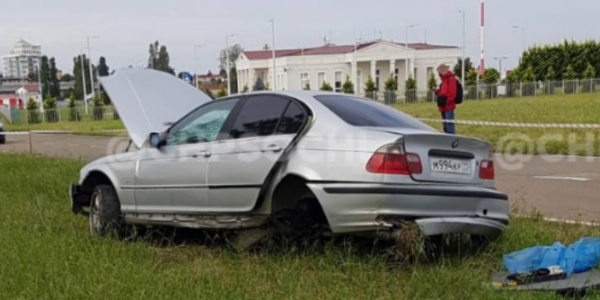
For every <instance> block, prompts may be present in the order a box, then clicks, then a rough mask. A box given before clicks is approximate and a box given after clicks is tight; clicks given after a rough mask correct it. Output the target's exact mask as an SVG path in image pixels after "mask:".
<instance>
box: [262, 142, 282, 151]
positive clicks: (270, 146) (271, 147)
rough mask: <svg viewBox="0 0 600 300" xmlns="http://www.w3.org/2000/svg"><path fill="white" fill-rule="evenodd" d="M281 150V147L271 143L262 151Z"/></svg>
mask: <svg viewBox="0 0 600 300" xmlns="http://www.w3.org/2000/svg"><path fill="white" fill-rule="evenodd" d="M281 150H282V149H281V147H279V146H277V145H275V144H273V145H269V146H267V148H265V150H263V152H275V153H277V152H281Z"/></svg>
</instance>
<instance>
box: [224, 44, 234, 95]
mask: <svg viewBox="0 0 600 300" xmlns="http://www.w3.org/2000/svg"><path fill="white" fill-rule="evenodd" d="M230 36H233V35H226V36H225V60H226V62H225V66H226V68H227V70H225V71H227V95H231V74H230V73H231V70H230V69H231V68H230V67H229V37H230Z"/></svg>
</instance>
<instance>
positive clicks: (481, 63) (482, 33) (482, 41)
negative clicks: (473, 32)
mask: <svg viewBox="0 0 600 300" xmlns="http://www.w3.org/2000/svg"><path fill="white" fill-rule="evenodd" d="M479 35H480V36H479V42H480V45H479V47H480V50H481V52H480V60H479V75H480V76H483V73H484V72H485V0H481V26H480V32H479Z"/></svg>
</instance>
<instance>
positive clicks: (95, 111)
mask: <svg viewBox="0 0 600 300" xmlns="http://www.w3.org/2000/svg"><path fill="white" fill-rule="evenodd" d="M92 105H93V108H92V120H93V121H101V120H104V99H103V98H102V96H101V95H100V94H98V93H96V94H95V95H94V98H93V99H92Z"/></svg>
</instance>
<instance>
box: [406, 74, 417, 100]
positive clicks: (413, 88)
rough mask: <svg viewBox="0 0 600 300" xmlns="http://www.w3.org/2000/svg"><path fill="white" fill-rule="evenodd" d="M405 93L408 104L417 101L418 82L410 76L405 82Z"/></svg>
mask: <svg viewBox="0 0 600 300" xmlns="http://www.w3.org/2000/svg"><path fill="white" fill-rule="evenodd" d="M404 91H405V92H404V93H405V97H406V102H414V101H416V100H417V93H416V92H417V81H416V80H415V79H414V78H413V77H412V75H410V76H409V77H408V79H407V80H406V82H404Z"/></svg>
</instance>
